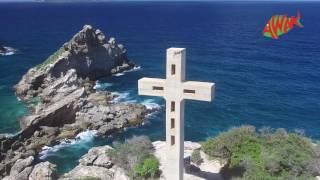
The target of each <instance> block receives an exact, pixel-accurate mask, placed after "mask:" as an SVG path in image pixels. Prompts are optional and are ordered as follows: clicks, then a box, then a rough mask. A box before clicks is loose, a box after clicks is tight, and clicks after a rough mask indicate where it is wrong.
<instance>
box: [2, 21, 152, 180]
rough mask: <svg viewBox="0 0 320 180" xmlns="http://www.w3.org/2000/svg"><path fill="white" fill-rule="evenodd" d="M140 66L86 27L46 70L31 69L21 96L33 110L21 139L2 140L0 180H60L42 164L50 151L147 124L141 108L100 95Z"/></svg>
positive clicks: (46, 64) (19, 90) (20, 89)
mask: <svg viewBox="0 0 320 180" xmlns="http://www.w3.org/2000/svg"><path fill="white" fill-rule="evenodd" d="M135 66H136V65H135V64H134V63H132V62H131V61H130V60H129V59H128V57H127V51H126V49H125V48H124V46H123V45H122V44H118V43H116V40H115V39H114V38H109V40H107V39H106V37H105V35H104V34H103V32H102V31H100V30H99V29H95V28H93V27H92V26H90V25H85V26H84V27H83V29H82V30H81V31H79V32H78V33H76V34H75V35H74V36H73V38H72V39H71V40H70V41H69V42H67V43H65V44H64V45H63V46H62V47H61V48H60V49H59V50H58V51H56V52H55V53H54V54H53V55H51V56H50V57H49V58H48V59H47V60H46V61H44V62H43V63H42V64H40V65H38V66H36V67H34V68H31V69H30V70H29V71H28V72H27V73H26V74H25V75H24V76H23V77H22V79H21V81H20V82H19V83H18V84H17V85H16V86H15V90H16V96H17V97H18V98H19V99H20V100H21V101H23V102H25V103H26V104H27V105H28V106H29V107H30V109H31V110H30V111H31V112H30V114H29V115H27V116H25V117H23V118H22V119H21V121H20V125H21V131H19V132H18V133H17V134H15V135H12V136H8V135H1V136H0V151H1V155H0V160H1V163H0V178H4V177H5V179H17V180H18V179H19V180H24V179H56V178H57V176H56V174H55V165H54V164H51V163H49V162H38V161H37V160H36V159H37V155H38V153H39V152H40V151H41V149H42V148H43V147H44V146H52V145H55V144H59V142H60V141H61V140H63V139H66V138H67V139H68V138H75V137H76V135H77V134H79V133H80V132H82V131H85V130H88V129H89V130H96V131H97V134H98V135H101V136H106V135H110V134H111V133H113V132H116V131H119V130H121V129H123V128H125V127H128V126H135V125H139V124H142V123H143V120H144V117H145V115H147V114H148V113H149V112H150V111H151V110H148V109H147V108H146V107H145V106H144V105H141V104H128V103H115V102H114V101H113V99H114V98H115V97H114V95H112V94H111V92H107V91H103V92H101V91H100V92H99V91H96V90H95V88H94V85H95V81H96V80H98V79H99V78H101V77H106V76H110V75H112V74H115V73H119V72H123V71H125V70H130V69H132V68H134V67H135Z"/></svg>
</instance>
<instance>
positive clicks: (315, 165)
mask: <svg viewBox="0 0 320 180" xmlns="http://www.w3.org/2000/svg"><path fill="white" fill-rule="evenodd" d="M202 150H203V151H204V152H205V153H206V154H208V155H209V156H210V157H213V158H221V159H224V160H227V161H228V164H227V166H226V167H225V168H224V169H223V172H222V174H223V176H224V177H225V178H226V179H245V180H251V179H252V180H260V179H263V180H282V179H283V180H285V179H301V180H306V179H308V180H309V179H315V176H317V175H320V148H319V145H315V144H313V143H312V142H311V140H310V139H308V138H306V137H305V136H303V135H302V134H299V133H292V132H287V131H285V130H284V129H277V130H273V129H270V128H263V129H261V130H259V131H258V132H257V131H256V129H255V128H254V127H253V126H242V127H239V128H233V129H231V130H229V131H227V132H224V133H221V134H220V135H219V136H217V137H215V138H212V139H209V140H207V141H206V142H204V143H203V144H202Z"/></svg>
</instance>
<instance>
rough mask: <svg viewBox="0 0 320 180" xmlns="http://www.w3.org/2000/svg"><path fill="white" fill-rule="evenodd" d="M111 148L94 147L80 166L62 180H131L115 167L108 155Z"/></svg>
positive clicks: (82, 159) (83, 158)
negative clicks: (85, 179) (93, 179)
mask: <svg viewBox="0 0 320 180" xmlns="http://www.w3.org/2000/svg"><path fill="white" fill-rule="evenodd" d="M110 149H112V148H111V147H110V146H101V147H94V148H92V149H90V150H89V152H88V153H87V154H85V155H84V156H82V158H81V159H80V160H79V165H78V166H76V167H75V168H74V169H73V170H71V171H70V172H68V173H66V174H65V175H63V176H62V177H61V178H60V180H73V179H81V178H89V177H90V178H96V179H101V180H114V179H117V180H129V178H128V177H127V176H126V175H125V173H124V171H123V170H122V169H121V168H119V167H117V166H115V165H114V164H113V163H112V162H111V160H110V158H109V157H108V155H107V151H108V150H110Z"/></svg>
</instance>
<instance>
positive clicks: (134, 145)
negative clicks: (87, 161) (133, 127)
mask: <svg viewBox="0 0 320 180" xmlns="http://www.w3.org/2000/svg"><path fill="white" fill-rule="evenodd" d="M113 147H114V149H113V150H109V151H108V152H107V154H108V155H109V156H110V158H111V160H112V162H114V163H115V164H116V165H118V166H119V167H121V168H123V169H124V170H125V172H126V173H127V175H128V176H130V178H132V179H137V178H138V179H139V178H140V179H141V178H142V179H143V178H147V177H149V176H150V177H155V176H156V175H157V174H159V173H157V172H159V162H158V160H157V159H156V158H155V157H154V156H153V153H154V149H153V146H152V143H151V141H150V139H149V138H148V137H146V136H138V137H137V136H134V137H133V138H131V139H127V140H126V141H125V142H124V143H119V142H115V143H113Z"/></svg>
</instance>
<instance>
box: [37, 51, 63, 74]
mask: <svg viewBox="0 0 320 180" xmlns="http://www.w3.org/2000/svg"><path fill="white" fill-rule="evenodd" d="M64 52H65V50H64V48H63V47H62V48H60V49H58V50H57V51H56V52H55V53H54V54H52V55H51V56H49V57H48V59H46V60H45V61H44V62H43V63H42V64H39V65H38V66H37V69H43V68H46V67H47V65H49V64H52V63H54V62H56V61H57V60H58V58H59V56H60V55H61V54H62V53H64Z"/></svg>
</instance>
